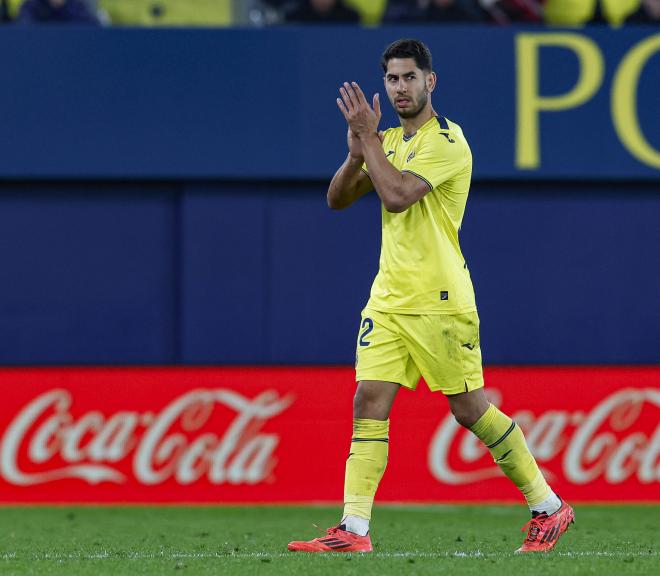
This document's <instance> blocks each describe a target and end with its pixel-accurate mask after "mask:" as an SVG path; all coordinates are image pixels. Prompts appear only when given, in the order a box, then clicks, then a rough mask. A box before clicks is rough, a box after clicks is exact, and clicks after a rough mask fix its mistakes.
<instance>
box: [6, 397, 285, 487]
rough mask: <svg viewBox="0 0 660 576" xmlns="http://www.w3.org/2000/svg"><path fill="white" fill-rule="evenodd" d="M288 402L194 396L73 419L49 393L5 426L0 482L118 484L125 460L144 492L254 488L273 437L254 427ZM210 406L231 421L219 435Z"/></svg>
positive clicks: (264, 471) (65, 403)
mask: <svg viewBox="0 0 660 576" xmlns="http://www.w3.org/2000/svg"><path fill="white" fill-rule="evenodd" d="M292 402H293V397H292V396H291V395H288V396H280V395H279V394H278V393H277V392H275V391H273V390H267V391H264V392H262V393H261V394H259V395H257V396H255V397H254V398H247V397H245V396H243V395H241V394H239V393H238V392H235V391H232V390H225V389H213V390H207V389H197V390H192V391H190V392H188V393H186V394H184V395H182V396H179V397H178V398H175V399H173V400H172V401H171V402H170V403H169V404H168V405H167V406H165V407H164V408H163V409H162V410H161V411H160V412H158V413H152V412H143V413H140V412H134V411H133V412H132V411H122V412H117V413H115V414H110V415H104V414H102V413H101V412H99V411H95V410H92V411H89V412H86V413H84V414H82V415H80V416H77V417H74V416H73V414H72V411H71V408H72V404H73V398H72V395H71V393H70V392H69V391H68V390H64V389H55V390H50V391H48V392H45V393H44V394H41V395H40V396H38V397H36V398H34V400H32V401H31V402H29V403H28V404H27V405H26V406H25V407H24V408H23V409H22V410H21V411H19V412H18V414H16V416H15V417H14V419H13V420H12V422H11V423H10V424H9V426H8V427H7V429H6V431H5V434H4V436H3V438H2V443H1V444H0V476H2V478H4V479H5V480H6V481H7V482H9V483H11V484H15V485H19V486H30V485H35V484H42V483H44V482H52V481H54V480H61V479H66V478H78V479H81V480H84V481H86V482H88V483H90V484H97V483H99V482H112V483H117V484H121V483H125V482H126V481H127V479H128V477H127V474H126V472H125V471H122V468H121V467H120V465H119V464H120V463H121V462H125V461H126V460H128V459H130V461H131V470H132V474H133V476H134V477H135V479H136V480H137V481H138V482H139V483H141V484H145V485H155V484H162V483H163V482H166V481H168V480H170V479H174V480H175V481H176V483H178V484H182V485H187V484H192V483H194V482H197V481H200V480H201V479H203V478H205V479H206V480H207V481H208V482H210V483H211V484H224V483H229V484H241V483H245V484H256V483H258V482H262V481H264V480H265V479H267V478H268V477H269V475H270V474H271V472H272V470H273V468H274V466H275V464H276V459H275V456H274V452H275V449H276V447H277V445H278V443H279V436H278V435H277V434H273V433H267V432H264V431H263V430H262V428H263V426H264V424H265V423H266V421H267V420H269V419H270V418H272V417H274V416H276V415H278V414H280V413H282V412H283V411H284V410H286V409H287V408H288V407H289V406H290V405H291V403H292ZM218 406H223V407H225V408H228V409H230V411H231V414H232V416H231V417H230V420H229V421H228V422H224V425H225V428H224V430H223V431H222V433H220V431H219V430H218V429H217V428H213V427H211V426H210V425H209V421H210V419H211V417H212V415H213V413H214V411H215V410H216V407H218ZM21 462H23V463H24V464H25V466H23V467H22V466H21ZM54 463H55V464H54ZM28 468H29V470H28ZM124 468H125V467H124Z"/></svg>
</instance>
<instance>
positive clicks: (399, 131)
mask: <svg viewBox="0 0 660 576" xmlns="http://www.w3.org/2000/svg"><path fill="white" fill-rule="evenodd" d="M383 150H384V151H385V154H386V155H387V158H388V160H389V161H390V163H391V164H392V165H393V166H394V167H395V168H396V169H397V170H400V171H401V172H410V173H411V174H414V175H416V176H417V177H419V178H421V179H422V180H424V181H425V182H426V183H427V185H428V187H429V193H428V194H426V196H424V197H423V198H422V199H421V200H419V201H418V202H416V203H415V204H413V205H412V206H410V208H408V209H407V210H405V211H404V212H401V213H391V212H388V211H387V210H385V208H384V207H383V209H382V224H383V237H382V246H381V253H380V269H379V271H378V274H377V276H376V279H375V280H374V283H373V286H372V288H371V298H370V300H369V303H368V304H367V307H368V308H372V309H374V310H378V311H382V312H394V313H399V314H461V313H464V312H471V311H474V310H476V304H475V299H474V289H473V287H472V280H471V279H470V272H469V271H468V268H467V264H466V263H465V259H464V258H463V254H462V253H461V248H460V246H459V243H458V230H459V228H460V227H461V222H462V220H463V213H464V212H465V204H466V202H467V197H468V191H469V188H470V178H471V175H472V153H471V152H470V147H469V146H468V143H467V141H466V140H465V137H464V136H463V131H462V130H461V128H460V126H458V124H454V123H453V122H450V121H449V120H447V119H446V118H444V117H442V116H435V117H433V118H431V119H430V120H429V121H428V122H426V123H425V124H424V125H423V126H422V127H420V128H419V130H418V131H417V132H416V133H415V134H414V135H412V136H410V137H405V136H404V134H403V128H401V127H399V128H390V129H389V130H387V131H386V132H385V139H384V141H383ZM363 170H364V171H365V172H366V173H367V174H368V173H369V172H368V167H367V166H366V165H365V166H363Z"/></svg>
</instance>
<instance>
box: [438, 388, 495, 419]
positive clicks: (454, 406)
mask: <svg viewBox="0 0 660 576" xmlns="http://www.w3.org/2000/svg"><path fill="white" fill-rule="evenodd" d="M447 400H448V401H449V407H450V409H451V413H452V414H453V415H454V418H455V419H456V422H458V423H459V424H460V425H461V426H463V427H464V428H472V426H474V425H475V424H476V423H477V421H478V420H479V418H481V417H482V416H483V415H484V412H486V410H488V406H489V405H490V403H489V402H488V400H487V398H486V395H485V393H484V391H483V389H482V388H480V389H478V390H473V391H472V392H464V393H462V394H456V395H453V396H447Z"/></svg>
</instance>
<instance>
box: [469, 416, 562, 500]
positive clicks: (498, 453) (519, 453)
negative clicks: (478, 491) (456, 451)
mask: <svg viewBox="0 0 660 576" xmlns="http://www.w3.org/2000/svg"><path fill="white" fill-rule="evenodd" d="M470 430H472V432H474V434H475V435H476V436H477V437H478V438H479V440H481V441H482V442H483V443H484V444H485V445H486V447H487V448H488V450H489V451H490V453H491V454H492V456H493V459H494V460H495V463H496V464H497V465H498V466H499V467H500V469H501V470H502V472H504V474H506V476H507V478H509V479H510V480H511V481H512V482H513V483H514V484H515V485H516V486H517V487H518V488H519V489H520V491H521V492H522V493H523V495H524V496H525V499H526V500H527V504H528V505H529V506H530V508H531V507H533V506H534V505H535V504H538V503H540V502H543V501H544V500H546V499H547V498H549V497H550V496H552V494H553V492H552V490H551V489H550V486H548V483H547V482H546V481H545V478H544V477H543V474H541V471H540V470H539V467H538V465H537V464H536V460H534V456H532V453H531V452H530V451H529V448H528V447H527V443H526V442H525V436H524V435H523V433H522V430H521V429H520V428H519V427H518V426H517V425H516V423H515V422H514V421H513V420H511V418H509V417H508V416H507V415H506V414H504V413H503V412H500V411H499V410H498V409H497V408H496V407H495V406H493V405H492V404H491V405H490V407H489V408H488V410H486V412H485V413H484V415H483V416H482V417H481V418H479V420H477V422H476V424H475V425H474V426H472V428H470Z"/></svg>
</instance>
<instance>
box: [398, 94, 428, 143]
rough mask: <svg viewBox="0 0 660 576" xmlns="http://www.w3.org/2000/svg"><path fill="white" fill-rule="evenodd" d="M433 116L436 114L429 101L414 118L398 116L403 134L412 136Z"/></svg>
mask: <svg viewBox="0 0 660 576" xmlns="http://www.w3.org/2000/svg"><path fill="white" fill-rule="evenodd" d="M434 116H437V114H436V113H435V110H434V109H433V106H431V103H430V102H429V103H428V104H427V105H426V106H425V107H424V109H423V110H422V111H421V112H420V113H419V114H417V116H415V117H414V118H401V117H400V116H399V120H400V121H401V127H402V128H403V134H404V136H406V137H408V136H412V135H413V134H415V132H417V130H419V129H420V128H421V127H422V126H424V124H426V123H427V122H428V121H429V120H430V119H431V118H433V117H434Z"/></svg>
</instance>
